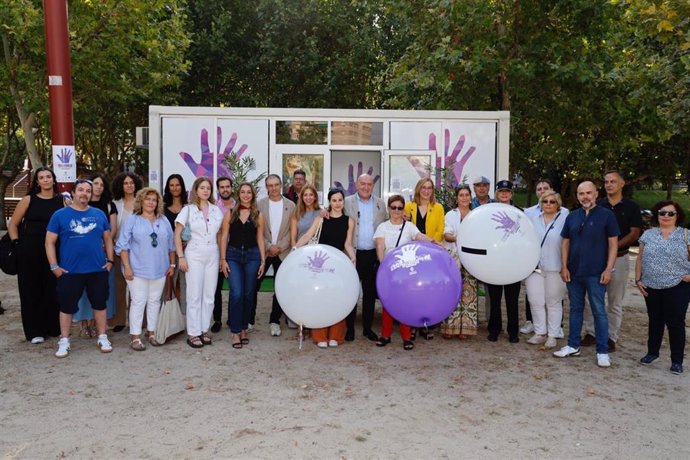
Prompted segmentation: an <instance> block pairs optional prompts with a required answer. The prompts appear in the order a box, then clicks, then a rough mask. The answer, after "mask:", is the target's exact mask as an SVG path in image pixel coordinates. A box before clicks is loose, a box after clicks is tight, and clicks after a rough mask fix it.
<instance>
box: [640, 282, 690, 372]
mask: <svg viewBox="0 0 690 460" xmlns="http://www.w3.org/2000/svg"><path fill="white" fill-rule="evenodd" d="M647 294H649V295H648V296H647V297H645V299H644V300H645V303H646V304H647V316H649V338H648V339H647V353H649V354H650V355H657V356H658V355H659V349H660V348H661V341H662V339H663V338H664V327H666V328H668V341H669V344H670V346H671V362H673V363H678V364H683V353H684V351H685V316H686V314H687V312H688V301H690V283H686V282H684V281H681V282H680V283H679V284H677V285H675V286H673V287H670V288H667V289H652V288H647Z"/></svg>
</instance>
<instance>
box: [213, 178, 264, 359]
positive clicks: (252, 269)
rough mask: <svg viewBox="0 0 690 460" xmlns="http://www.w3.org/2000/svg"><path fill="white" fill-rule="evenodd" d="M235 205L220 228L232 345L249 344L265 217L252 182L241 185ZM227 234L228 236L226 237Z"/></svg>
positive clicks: (259, 271)
mask: <svg viewBox="0 0 690 460" xmlns="http://www.w3.org/2000/svg"><path fill="white" fill-rule="evenodd" d="M238 195H239V196H238V198H239V200H238V202H237V204H236V205H235V208H234V209H233V210H232V211H231V212H229V213H227V214H225V217H224V218H223V225H222V227H221V238H220V241H221V244H220V260H221V262H220V266H221V270H222V271H223V274H224V275H225V276H226V277H227V278H228V279H229V280H230V306H229V311H230V332H232V347H233V348H238V349H239V348H242V345H247V344H248V343H249V337H248V335H247V332H248V331H247V329H248V327H249V316H250V314H251V310H252V304H253V303H254V296H255V293H256V288H257V286H256V285H257V279H259V278H260V277H261V275H262V274H263V272H264V261H265V259H266V252H265V248H264V239H263V233H264V217H263V215H261V213H259V210H258V209H257V207H256V191H255V190H254V187H253V186H252V184H250V183H247V182H244V183H242V184H240V190H239V192H238ZM228 235H229V236H228Z"/></svg>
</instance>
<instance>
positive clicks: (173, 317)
mask: <svg viewBox="0 0 690 460" xmlns="http://www.w3.org/2000/svg"><path fill="white" fill-rule="evenodd" d="M186 325H187V322H186V319H185V316H184V315H183V314H182V311H181V310H180V302H179V301H178V300H177V298H176V297H175V289H174V287H173V280H172V277H168V279H167V280H166V281H165V290H164V291H163V305H162V306H161V311H160V313H159V314H158V322H157V323H156V330H155V332H154V336H155V338H156V342H158V343H160V344H164V343H165V341H166V340H168V338H169V337H172V336H173V335H175V334H179V333H180V332H182V331H184V330H185V327H186Z"/></svg>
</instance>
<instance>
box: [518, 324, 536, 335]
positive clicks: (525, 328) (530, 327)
mask: <svg viewBox="0 0 690 460" xmlns="http://www.w3.org/2000/svg"><path fill="white" fill-rule="evenodd" d="M532 332H534V324H532V321H527V322H526V323H525V324H523V325H522V327H521V328H520V333H521V334H531V333H532Z"/></svg>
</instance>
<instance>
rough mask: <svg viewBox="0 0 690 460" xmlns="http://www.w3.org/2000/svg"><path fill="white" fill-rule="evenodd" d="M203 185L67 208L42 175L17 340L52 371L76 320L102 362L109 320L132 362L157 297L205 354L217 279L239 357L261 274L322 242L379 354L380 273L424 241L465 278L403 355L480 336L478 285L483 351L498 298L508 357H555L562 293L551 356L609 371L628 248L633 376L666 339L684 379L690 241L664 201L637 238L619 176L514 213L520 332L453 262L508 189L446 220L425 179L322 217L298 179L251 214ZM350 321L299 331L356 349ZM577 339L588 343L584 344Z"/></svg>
mask: <svg viewBox="0 0 690 460" xmlns="http://www.w3.org/2000/svg"><path fill="white" fill-rule="evenodd" d="M213 185H214V184H213V183H212V181H211V180H210V179H209V178H206V177H199V178H197V179H196V180H195V181H194V183H193V185H192V187H191V190H190V193H189V196H187V195H188V194H187V190H186V186H185V183H184V180H183V178H182V176H180V175H178V174H173V175H171V176H170V177H168V179H167V181H166V184H165V188H164V193H163V194H162V195H161V194H160V193H159V192H158V191H157V190H156V189H154V188H150V187H146V188H143V187H142V186H143V183H142V180H141V179H140V178H139V177H138V176H136V175H135V174H132V173H122V174H120V175H118V176H116V177H115V178H114V180H113V183H112V201H111V194H110V190H111V187H109V186H108V183H107V181H106V178H105V177H104V176H103V175H101V174H95V175H93V176H91V177H89V178H88V179H79V180H77V181H76V183H75V187H74V190H73V192H72V196H71V198H69V199H68V198H63V196H61V195H60V194H58V193H57V184H56V181H55V175H54V174H53V172H52V171H51V170H50V169H48V168H39V169H38V170H37V171H36V172H35V174H34V176H33V182H32V186H31V189H30V190H29V193H28V195H27V197H25V198H24V199H23V200H21V201H20V203H19V205H18V206H17V209H16V211H15V214H14V216H13V218H12V220H11V222H10V225H9V233H10V238H11V239H12V240H13V241H14V242H15V243H16V244H17V245H18V248H19V254H20V266H19V273H18V283H19V291H20V300H21V305H22V321H23V326H24V333H25V337H26V339H27V340H28V341H30V342H32V343H42V342H43V341H44V340H45V338H46V337H51V336H59V341H58V350H57V352H56V356H57V357H65V356H67V355H68V354H69V351H70V331H71V328H72V323H73V321H75V320H77V321H80V322H81V323H80V325H81V329H80V336H82V337H93V338H95V339H96V342H97V345H98V347H99V348H100V350H101V351H102V352H106V353H107V352H110V351H111V350H112V345H111V343H110V341H109V339H108V335H107V332H106V331H107V329H108V321H110V326H111V327H112V330H113V331H114V332H120V331H121V330H123V329H124V328H125V327H126V324H127V323H128V324H129V333H130V335H131V340H130V347H131V348H132V349H134V350H137V351H141V350H144V349H145V348H146V346H147V344H149V345H154V346H156V345H159V343H158V342H157V341H156V339H155V336H154V333H153V332H154V331H155V328H156V323H157V316H158V312H159V310H160V306H161V298H162V293H163V290H164V288H165V286H166V283H170V284H172V285H173V286H174V290H175V291H176V292H177V293H178V296H179V297H180V300H181V302H180V303H181V306H182V309H183V312H184V313H185V314H186V322H187V325H186V326H187V327H186V332H187V344H188V345H189V346H190V347H193V348H201V347H204V346H207V345H211V344H212V341H213V337H212V333H217V332H219V331H220V330H221V329H222V313H223V305H222V300H221V299H222V297H221V288H222V285H223V282H224V281H225V280H226V279H227V280H228V283H229V287H230V294H229V304H228V315H227V317H228V320H227V325H228V326H229V328H230V332H231V344H232V347H233V348H235V349H241V348H242V347H243V346H246V345H247V344H248V343H249V332H250V331H251V330H252V328H253V325H254V323H255V319H256V303H257V288H258V286H259V285H260V283H261V281H262V279H263V277H264V276H265V274H266V272H267V270H269V268H272V269H273V272H274V274H275V273H277V271H278V270H280V266H281V262H282V261H283V260H284V259H285V257H287V255H288V254H289V253H290V251H291V250H292V249H295V248H297V247H299V246H302V245H305V244H308V243H310V242H318V243H320V244H327V245H331V246H333V247H335V248H337V249H339V250H341V251H343V252H344V253H345V254H346V255H347V256H348V257H349V258H350V259H351V260H352V263H353V264H354V265H355V267H356V270H357V273H358V276H359V279H360V281H361V287H362V301H361V308H362V334H363V336H364V337H366V338H367V339H369V340H371V341H373V342H375V343H376V345H377V346H379V347H383V346H386V345H388V344H389V343H391V340H392V338H391V336H392V330H393V324H394V319H393V317H392V316H390V315H389V314H388V311H387V310H386V308H385V306H384V308H383V318H382V331H381V335H380V336H379V335H378V334H376V333H375V332H374V330H373V320H374V311H375V301H376V297H377V295H376V271H377V269H378V265H379V264H380V263H381V261H382V260H383V258H384V257H385V255H386V254H387V253H388V252H389V251H391V250H393V249H394V248H395V247H397V246H400V245H403V244H405V243H407V242H409V241H412V240H426V241H431V242H436V243H438V244H441V245H443V246H445V247H446V249H447V250H448V252H449V253H450V255H451V256H452V257H453V258H454V260H455V261H456V263H457V264H458V266H459V267H460V269H461V271H462V275H463V291H462V296H461V298H460V299H459V301H458V305H457V307H456V309H455V310H454V311H453V312H452V313H451V314H450V316H449V317H448V318H447V319H446V320H444V321H443V322H442V323H441V324H440V325H438V327H437V328H435V327H432V328H429V329H427V328H424V329H420V330H418V331H417V330H415V329H414V328H411V327H409V326H407V325H405V324H400V335H401V338H402V343H403V348H404V349H405V350H412V349H413V348H414V343H415V339H416V335H417V334H419V335H420V336H422V337H424V338H425V339H426V340H431V339H433V338H434V332H435V331H436V330H437V329H438V331H439V332H440V334H441V336H442V337H443V338H445V339H451V338H454V337H457V338H459V339H466V338H468V337H470V336H473V335H476V334H477V332H478V324H479V312H478V310H479V309H478V292H479V289H480V286H482V285H483V289H484V292H485V296H486V300H487V302H486V303H487V312H486V316H487V319H488V332H489V335H488V337H487V338H488V340H489V341H491V342H496V341H497V340H498V338H499V336H500V334H501V333H502V332H503V325H502V313H501V300H502V296H503V294H504V293H505V297H506V301H505V304H506V313H507V319H508V324H507V332H508V340H509V342H511V343H515V342H518V341H519V332H523V333H532V332H533V335H532V336H531V337H530V338H529V339H528V342H529V343H530V344H535V345H541V346H543V347H545V348H555V347H557V340H558V339H559V338H563V336H564V335H563V328H562V323H563V300H564V297H565V293H566V291H567V293H568V297H569V304H570V315H569V335H568V341H567V344H566V345H565V346H563V347H562V348H560V349H559V350H557V351H556V352H554V355H555V356H556V357H561V358H564V357H568V356H577V355H579V354H580V347H581V346H588V345H596V354H597V364H598V365H599V366H601V367H608V366H610V357H609V353H610V352H612V351H615V347H616V342H617V341H618V339H619V336H620V328H621V323H622V313H623V308H622V299H623V296H624V293H625V285H626V279H627V275H628V269H629V267H628V251H629V248H630V246H631V245H632V244H634V243H635V242H637V240H638V238H639V240H640V241H639V243H640V251H639V256H638V259H637V265H636V267H635V270H636V285H637V286H638V288H639V290H640V292H641V293H642V294H643V295H644V296H645V300H646V302H647V309H648V315H649V321H650V325H649V341H648V353H647V355H646V356H645V357H643V358H642V359H641V363H642V364H651V363H652V362H653V361H655V360H656V359H657V358H658V357H659V349H660V346H661V339H662V337H663V332H664V327H667V328H668V330H669V337H670V344H671V360H672V367H671V371H672V372H674V373H680V372H682V362H683V353H684V346H685V326H684V324H685V316H686V312H687V306H688V301H690V252H689V250H688V248H689V247H690V246H689V245H688V231H687V230H686V229H684V228H682V227H681V225H680V224H681V223H682V221H683V217H684V213H683V210H682V209H681V208H680V206H679V205H678V204H677V203H675V202H672V201H664V202H661V203H658V204H657V206H655V208H654V209H653V213H654V221H655V223H657V224H658V227H657V228H654V229H651V230H649V231H647V232H645V233H644V235H643V236H642V238H640V234H641V232H642V221H641V214H640V209H639V207H638V206H637V205H636V204H635V203H634V202H633V201H632V200H630V199H627V198H624V197H623V193H622V191H623V186H624V185H625V181H624V179H623V176H622V175H621V174H620V172H618V171H609V172H607V173H606V174H605V176H604V187H605V190H606V197H602V198H601V199H597V198H598V192H597V189H596V186H595V184H594V183H593V182H590V181H584V182H582V183H580V184H579V185H578V188H577V199H578V201H579V204H580V207H578V208H577V209H575V210H574V211H571V212H569V211H568V209H567V208H565V207H564V206H563V203H562V200H561V196H560V195H559V194H558V193H556V192H555V191H554V190H553V187H552V185H551V183H550V182H549V181H548V180H541V181H539V182H538V183H537V188H536V191H537V198H538V203H537V205H535V206H533V207H530V208H528V209H525V210H524V211H525V214H526V215H527V217H528V218H529V219H530V220H531V222H532V224H533V226H534V228H535V229H536V232H537V235H538V237H539V239H540V241H541V254H540V259H539V264H538V265H537V267H536V268H535V270H534V272H533V273H532V274H531V275H529V277H528V278H527V279H526V280H524V284H525V287H526V291H527V296H526V300H527V305H528V308H527V309H526V311H527V318H526V322H525V324H524V325H523V327H522V328H520V327H519V318H518V316H519V313H518V298H519V294H520V289H521V282H517V283H512V284H509V285H503V286H500V285H493V284H489V283H483V282H482V281H481V280H477V279H475V278H474V277H473V276H472V275H471V274H470V273H468V272H467V271H466V270H465V268H464V267H462V264H461V263H460V256H459V252H460V251H459V249H460V244H461V242H460V241H458V238H457V235H458V233H459V228H460V225H461V223H462V221H463V219H465V218H466V217H467V216H468V214H469V213H471V212H472V209H474V208H476V207H478V206H482V205H485V204H487V203H491V202H498V203H504V204H506V205H511V206H513V205H514V204H513V201H512V198H513V184H512V183H511V182H510V181H508V180H501V181H499V182H498V183H497V184H496V188H495V198H494V199H492V198H491V197H490V196H489V190H490V185H491V181H490V180H489V179H488V178H486V177H484V176H479V177H477V178H476V179H475V180H474V181H473V184H472V185H473V189H470V186H468V185H464V184H463V185H460V186H459V187H457V188H456V203H455V204H456V206H455V207H454V208H453V209H452V210H450V211H449V212H447V213H446V212H445V211H444V209H443V206H442V205H441V204H440V203H438V202H437V201H436V194H435V186H434V183H433V181H432V180H431V179H420V180H419V181H418V183H417V184H416V187H415V190H414V195H413V197H412V199H411V200H410V201H409V202H406V200H405V198H404V197H403V196H401V195H393V196H390V197H389V198H388V200H387V202H384V201H383V200H382V199H381V198H378V197H376V196H374V195H373V189H374V179H373V178H372V177H371V176H370V175H367V174H363V175H361V176H360V177H358V178H357V180H356V192H355V193H354V194H352V195H350V196H345V192H344V190H342V189H338V188H335V189H331V190H330V191H329V192H328V206H327V208H326V209H321V207H320V204H319V197H318V191H317V190H316V188H315V187H314V186H313V185H311V184H309V183H308V182H307V181H306V174H305V173H304V171H301V170H297V171H295V172H294V173H293V180H292V185H291V186H290V188H289V189H288V190H287V191H286V193H285V194H283V184H282V180H281V178H280V176H278V175H275V174H270V175H268V176H267V177H266V179H265V186H266V191H267V192H268V196H267V197H265V198H263V199H261V200H257V192H256V189H255V187H254V186H253V185H252V184H251V183H242V184H240V185H239V188H238V192H237V196H233V194H232V181H231V179H230V178H228V177H220V178H218V180H217V181H216V183H215V185H216V188H217V193H218V199H217V200H216V198H215V197H214V191H213V188H214V187H213ZM472 191H474V197H473V196H472ZM113 268H114V270H113ZM607 295H608V299H606V297H607ZM128 297H129V299H130V300H129V302H128V301H127V299H128ZM585 297H587V298H588V300H589V304H590V306H591V313H590V314H588V313H589V309H585ZM606 300H608V301H606ZM432 301H433V300H432ZM127 314H128V319H127ZM356 315H357V307H355V308H354V309H353V310H352V312H351V313H350V314H349V315H348V316H347V318H345V319H344V320H343V321H341V322H339V323H337V324H335V325H332V326H330V327H327V328H323V329H314V330H312V331H310V333H311V337H312V340H313V341H314V343H316V345H317V346H318V347H319V348H328V347H337V346H338V345H341V344H342V343H343V342H345V341H352V340H354V339H355V319H356ZM284 317H285V315H284V313H283V311H282V308H281V306H280V303H279V302H278V300H277V298H276V296H275V295H274V296H273V299H272V308H271V313H270V318H269V326H270V334H271V335H272V336H280V335H281V334H282V329H281V323H282V320H283V319H284V320H285V321H286V322H287V324H288V325H289V327H290V326H292V325H291V324H290V321H289V318H287V317H285V318H284ZM144 321H145V326H144ZM583 325H584V329H585V336H584V337H581V332H582V328H583ZM293 327H294V326H293ZM144 329H145V330H146V331H147V334H144Z"/></svg>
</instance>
